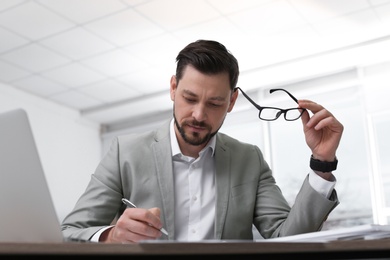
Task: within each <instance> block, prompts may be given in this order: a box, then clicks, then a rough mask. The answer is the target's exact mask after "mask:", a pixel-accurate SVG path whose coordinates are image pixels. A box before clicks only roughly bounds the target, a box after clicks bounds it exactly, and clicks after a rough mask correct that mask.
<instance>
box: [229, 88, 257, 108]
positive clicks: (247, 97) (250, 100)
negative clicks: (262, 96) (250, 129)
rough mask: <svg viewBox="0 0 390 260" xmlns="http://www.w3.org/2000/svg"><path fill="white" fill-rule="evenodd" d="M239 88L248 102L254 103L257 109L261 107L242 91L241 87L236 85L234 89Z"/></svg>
mask: <svg viewBox="0 0 390 260" xmlns="http://www.w3.org/2000/svg"><path fill="white" fill-rule="evenodd" d="M237 89H239V90H240V91H241V93H242V94H243V95H244V96H245V97H246V99H248V100H249V102H251V103H252V105H254V106H255V107H256V108H257V109H259V110H261V109H262V107H261V106H259V105H258V104H256V103H255V101H253V100H252V99H251V98H250V97H249V96H248V95H247V94H245V92H244V91H242V89H241V88H240V87H236V88H235V90H237Z"/></svg>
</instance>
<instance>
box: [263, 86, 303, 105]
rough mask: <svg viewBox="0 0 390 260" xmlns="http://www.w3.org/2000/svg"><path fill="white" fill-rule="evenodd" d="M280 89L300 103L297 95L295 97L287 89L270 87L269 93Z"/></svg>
mask: <svg viewBox="0 0 390 260" xmlns="http://www.w3.org/2000/svg"><path fill="white" fill-rule="evenodd" d="M278 90H282V91H284V92H286V93H287V94H288V95H289V96H290V97H291V98H292V99H293V100H294V101H295V102H296V103H297V104H298V99H297V98H296V97H294V96H293V95H292V94H291V93H290V92H288V91H287V90H285V89H282V88H273V89H270V90H269V93H271V94H272V93H273V92H275V91H278Z"/></svg>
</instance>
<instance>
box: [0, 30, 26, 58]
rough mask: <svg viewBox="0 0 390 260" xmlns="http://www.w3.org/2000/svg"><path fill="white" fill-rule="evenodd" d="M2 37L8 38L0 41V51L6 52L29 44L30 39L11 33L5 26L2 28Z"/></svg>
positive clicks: (0, 32)
mask: <svg viewBox="0 0 390 260" xmlns="http://www.w3.org/2000/svg"><path fill="white" fill-rule="evenodd" d="M0 39H7V40H3V41H0V53H3V52H6V51H8V50H12V49H15V48H18V47H20V46H22V45H23V44H27V43H28V40H26V39H23V38H22V37H20V36H18V35H16V34H14V33H11V32H9V31H7V30H5V29H3V28H0Z"/></svg>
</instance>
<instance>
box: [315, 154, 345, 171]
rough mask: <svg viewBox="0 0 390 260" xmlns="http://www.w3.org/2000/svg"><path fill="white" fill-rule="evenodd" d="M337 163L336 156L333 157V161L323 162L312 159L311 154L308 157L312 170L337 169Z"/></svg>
mask: <svg viewBox="0 0 390 260" xmlns="http://www.w3.org/2000/svg"><path fill="white" fill-rule="evenodd" d="M337 163H338V160H337V158H335V159H334V161H333V162H324V161H320V160H317V159H314V157H313V155H312V156H311V157H310V168H311V169H312V170H313V171H319V172H331V171H334V170H336V169H337Z"/></svg>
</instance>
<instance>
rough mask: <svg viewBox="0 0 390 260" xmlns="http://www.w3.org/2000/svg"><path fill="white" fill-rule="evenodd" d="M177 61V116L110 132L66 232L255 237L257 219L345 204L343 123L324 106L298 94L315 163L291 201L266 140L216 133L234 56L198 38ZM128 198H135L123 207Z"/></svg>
mask: <svg viewBox="0 0 390 260" xmlns="http://www.w3.org/2000/svg"><path fill="white" fill-rule="evenodd" d="M176 61H177V69H176V75H174V76H172V77H171V81H170V96H171V99H172V101H173V119H172V120H171V121H169V122H167V123H166V124H165V125H163V126H161V127H160V128H159V129H156V130H155V131H150V132H147V133H144V134H139V135H134V134H130V135H124V136H119V137H117V138H115V139H114V140H113V142H112V145H111V147H110V150H109V151H108V153H107V154H106V156H105V157H104V158H103V159H102V161H101V162H100V164H99V165H98V167H97V169H96V171H95V173H94V174H93V175H92V176H91V180H90V183H89V185H88V187H87V188H86V190H85V192H84V193H83V194H82V196H81V197H80V199H79V200H78V202H77V203H76V205H75V208H74V209H73V211H72V212H70V214H69V215H68V216H67V217H65V219H64V220H63V223H62V230H63V234H64V236H65V237H66V238H71V239H85V240H92V241H100V242H109V243H132V242H139V241H141V240H147V239H169V240H178V241H197V240H203V239H222V240H227V239H245V240H248V239H253V233H252V224H253V225H254V226H255V227H256V228H257V229H258V231H259V232H260V234H261V236H262V237H264V238H271V237H278V236H287V235H294V234H299V233H305V232H312V231H317V230H320V228H321V226H322V224H323V222H324V221H325V220H326V218H327V216H328V214H329V213H330V212H331V211H332V210H333V209H334V208H335V207H336V206H337V205H338V203H339V201H338V199H337V195H336V192H335V190H334V189H333V187H334V184H335V178H334V176H333V174H332V170H335V168H336V167H335V166H336V163H337V159H336V150H337V148H338V145H339V142H340V139H341V136H342V132H343V125H342V124H341V123H340V122H339V121H338V120H337V119H336V118H335V117H334V116H333V115H332V114H331V113H330V112H329V111H327V110H326V109H325V108H324V107H322V106H321V105H319V104H316V103H315V102H312V101H309V100H299V101H298V100H297V102H298V104H299V107H298V108H297V109H298V110H299V111H300V114H299V116H300V118H301V121H302V123H303V129H304V133H305V138H306V143H307V145H308V146H309V148H310V149H311V151H312V158H311V161H312V162H311V163H312V164H311V166H312V168H313V169H314V170H315V171H314V170H311V171H310V172H309V174H308V176H307V177H306V178H305V180H304V181H303V185H302V188H301V190H300V192H299V194H298V195H297V198H296V201H295V203H294V205H293V206H292V207H290V206H289V205H288V203H287V201H286V200H285V198H284V197H283V195H282V193H281V191H280V189H279V187H278V186H277V185H276V183H275V179H274V178H273V176H272V172H271V169H270V168H269V166H268V164H267V163H266V161H265V160H264V158H263V155H262V152H261V151H260V149H259V148H258V147H257V146H254V145H251V144H245V143H241V142H239V141H237V140H235V139H233V138H231V137H229V136H227V135H225V134H223V133H219V132H218V130H219V129H220V127H221V126H222V124H223V122H224V119H225V116H226V115H227V113H229V112H230V111H232V109H233V107H234V104H235V101H236V99H237V97H238V93H239V92H238V91H237V88H236V84H237V80H238V75H239V68H238V63H237V60H236V59H235V57H234V56H233V55H232V54H231V53H230V52H229V51H228V50H227V49H226V48H225V46H223V45H222V44H220V43H218V42H215V41H206V40H199V41H196V42H193V43H190V44H189V45H188V46H186V47H185V48H184V49H183V50H182V51H181V52H180V53H179V55H178V56H177V58H176ZM245 96H246V95H245ZM308 110H309V111H311V112H312V113H313V115H312V116H311V117H310V115H309V113H308ZM302 163H305V161H303V162H302ZM122 198H125V199H128V200H129V201H130V202H132V203H134V204H135V205H137V206H138V207H137V208H130V207H128V208H125V205H124V204H123V203H122ZM161 228H165V229H166V230H167V231H168V235H165V234H163V233H162V232H161V230H160V229H161Z"/></svg>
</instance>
